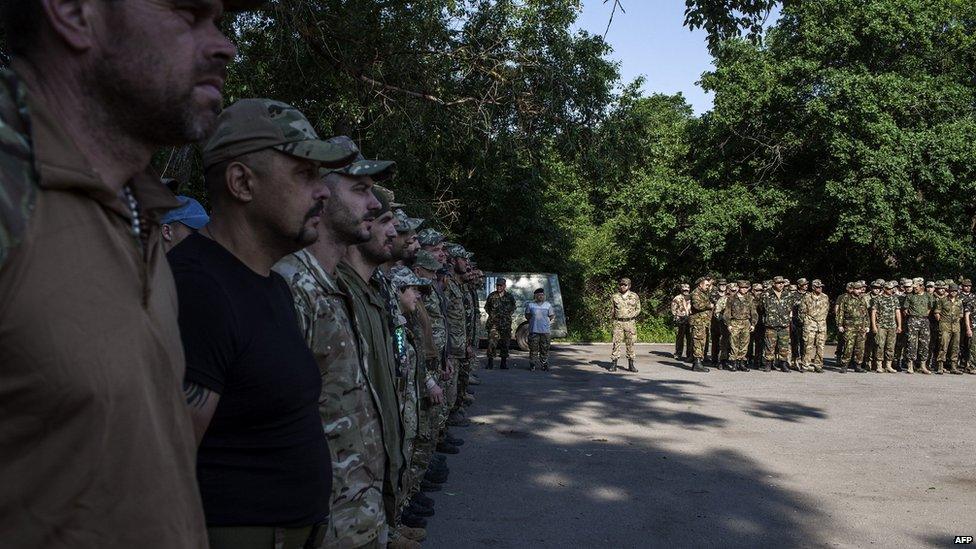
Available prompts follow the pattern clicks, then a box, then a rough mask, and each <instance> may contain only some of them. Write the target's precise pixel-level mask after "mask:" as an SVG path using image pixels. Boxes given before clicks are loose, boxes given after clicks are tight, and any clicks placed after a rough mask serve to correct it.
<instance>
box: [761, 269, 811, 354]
mask: <svg viewBox="0 0 976 549" xmlns="http://www.w3.org/2000/svg"><path fill="white" fill-rule="evenodd" d="M785 285H786V279H785V278H783V277H781V276H777V277H774V278H773V288H772V290H771V291H769V292H767V293H766V294H765V295H763V297H762V304H763V311H764V312H765V318H764V320H765V325H766V354H765V356H764V357H763V361H764V362H763V371H764V372H768V371H769V370H770V368H771V367H772V366H773V362H774V361H776V362H778V365H779V369H780V370H781V371H782V372H784V373H789V371H790V367H789V364H790V320H791V318H792V316H793V302H792V300H791V299H790V297H789V294H787V293H786V292H785V291H784V290H783V288H784V287H785ZM800 371H801V372H802V371H803V370H800Z"/></svg>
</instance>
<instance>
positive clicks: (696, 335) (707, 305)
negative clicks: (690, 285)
mask: <svg viewBox="0 0 976 549" xmlns="http://www.w3.org/2000/svg"><path fill="white" fill-rule="evenodd" d="M713 307H714V305H712V300H711V299H709V298H708V294H707V293H705V291H704V290H702V289H701V288H695V289H694V290H692V291H691V319H690V323H691V339H692V341H693V342H694V344H695V350H694V357H695V359H696V360H702V359H704V358H705V341H706V340H707V339H708V328H709V326H710V325H711V322H712V310H713Z"/></svg>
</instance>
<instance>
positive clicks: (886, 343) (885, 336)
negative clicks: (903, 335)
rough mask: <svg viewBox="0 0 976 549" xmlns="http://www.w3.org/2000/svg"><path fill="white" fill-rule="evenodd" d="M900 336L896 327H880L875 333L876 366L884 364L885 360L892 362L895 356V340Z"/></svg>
mask: <svg viewBox="0 0 976 549" xmlns="http://www.w3.org/2000/svg"><path fill="white" fill-rule="evenodd" d="M897 338H898V330H897V329H896V328H878V331H877V332H875V334H874V349H873V351H874V352H873V355H874V365H875V367H877V366H879V364H878V363H879V362H880V363H881V364H880V366H884V363H885V362H891V361H892V360H894V358H895V340H896V339H897Z"/></svg>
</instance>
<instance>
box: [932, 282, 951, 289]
mask: <svg viewBox="0 0 976 549" xmlns="http://www.w3.org/2000/svg"><path fill="white" fill-rule="evenodd" d="M935 289H936V290H947V289H949V284H947V283H946V281H945V280H936V281H935Z"/></svg>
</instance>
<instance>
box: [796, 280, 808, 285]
mask: <svg viewBox="0 0 976 549" xmlns="http://www.w3.org/2000/svg"><path fill="white" fill-rule="evenodd" d="M807 283H808V281H807V279H805V278H798V279H796V285H797V286H803V285H805V284H807Z"/></svg>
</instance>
